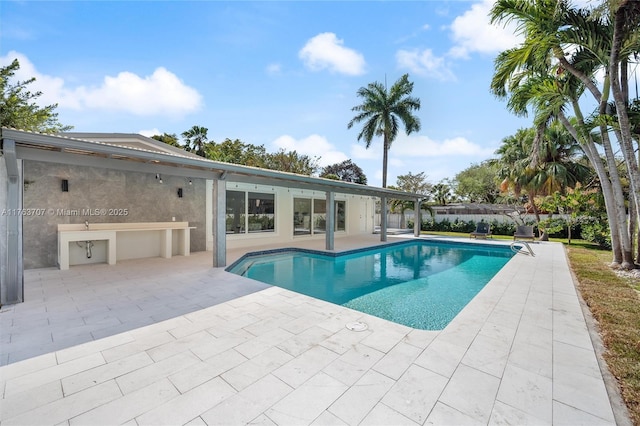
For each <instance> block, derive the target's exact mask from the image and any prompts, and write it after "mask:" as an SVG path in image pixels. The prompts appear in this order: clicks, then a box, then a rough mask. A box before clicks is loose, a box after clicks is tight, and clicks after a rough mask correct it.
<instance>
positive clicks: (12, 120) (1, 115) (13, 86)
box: [0, 59, 73, 133]
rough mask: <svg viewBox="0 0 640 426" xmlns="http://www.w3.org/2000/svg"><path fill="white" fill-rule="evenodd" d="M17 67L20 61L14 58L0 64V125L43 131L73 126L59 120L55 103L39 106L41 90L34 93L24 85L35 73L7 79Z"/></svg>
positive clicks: (63, 129)
mask: <svg viewBox="0 0 640 426" xmlns="http://www.w3.org/2000/svg"><path fill="white" fill-rule="evenodd" d="M19 69H20V63H19V62H18V60H17V59H14V60H13V62H11V64H10V65H7V66H5V67H0V90H1V91H2V97H1V98H0V126H1V127H13V128H16V129H21V130H29V131H33V132H42V133H59V132H65V131H68V130H71V129H72V128H73V126H65V125H63V124H61V123H60V122H59V121H58V113H57V112H54V110H55V109H56V108H57V107H58V104H53V105H48V106H45V107H40V106H38V105H37V104H36V103H35V100H36V99H37V98H39V97H40V96H41V95H42V92H35V93H33V92H30V91H29V90H28V89H27V86H29V84H31V83H33V82H34V81H36V79H35V77H32V78H30V79H28V80H25V81H17V82H10V80H11V79H12V78H13V77H14V75H15V73H16V71H17V70H19Z"/></svg>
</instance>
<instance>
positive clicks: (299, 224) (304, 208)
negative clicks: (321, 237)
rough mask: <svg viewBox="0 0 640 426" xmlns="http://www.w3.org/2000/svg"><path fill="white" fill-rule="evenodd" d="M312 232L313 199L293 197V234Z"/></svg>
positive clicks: (308, 233)
mask: <svg viewBox="0 0 640 426" xmlns="http://www.w3.org/2000/svg"><path fill="white" fill-rule="evenodd" d="M310 234H311V200H310V199H308V198H294V199H293V235H310Z"/></svg>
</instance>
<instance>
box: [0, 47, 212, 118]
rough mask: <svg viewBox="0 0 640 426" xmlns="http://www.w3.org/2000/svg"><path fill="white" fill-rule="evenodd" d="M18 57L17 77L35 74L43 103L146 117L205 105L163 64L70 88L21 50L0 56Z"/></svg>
mask: <svg viewBox="0 0 640 426" xmlns="http://www.w3.org/2000/svg"><path fill="white" fill-rule="evenodd" d="M16 58H17V59H18V61H19V62H20V70H19V71H18V72H17V73H16V78H17V79H19V80H25V79H27V78H31V77H35V78H36V81H35V82H34V83H33V84H32V85H31V87H30V89H32V91H36V90H39V91H41V92H42V96H41V97H40V98H39V102H41V103H42V104H43V105H49V104H54V103H57V104H58V107H59V108H69V109H75V110H87V109H93V110H102V111H116V112H126V113H130V114H134V115H145V116H152V115H161V116H174V115H178V116H182V115H185V114H188V113H190V112H194V111H197V110H198V109H199V108H200V107H201V106H202V96H201V95H200V94H199V93H198V91H197V90H195V89H193V88H192V87H189V86H187V85H185V84H184V82H182V81H181V80H180V79H179V78H178V77H177V76H176V75H175V74H173V73H172V72H170V71H168V70H166V69H165V68H163V67H159V68H156V70H155V71H154V72H153V74H151V75H149V76H145V77H140V76H138V75H136V74H134V73H131V72H127V71H123V72H121V73H119V74H118V75H117V76H115V77H112V76H105V77H104V80H103V81H102V82H101V84H100V85H99V86H93V87H87V86H78V87H75V88H71V87H68V85H66V83H65V81H64V79H62V78H60V77H53V76H49V75H45V74H41V73H39V72H38V71H37V70H36V68H35V66H34V64H33V63H32V62H31V61H30V60H29V58H27V57H26V56H25V55H23V54H21V53H18V52H13V51H12V52H9V53H8V54H7V55H6V56H4V57H0V64H2V65H6V64H8V63H10V62H11V61H12V60H13V59H16Z"/></svg>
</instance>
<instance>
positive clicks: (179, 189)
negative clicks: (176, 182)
mask: <svg viewBox="0 0 640 426" xmlns="http://www.w3.org/2000/svg"><path fill="white" fill-rule="evenodd" d="M178 198H182V188H178Z"/></svg>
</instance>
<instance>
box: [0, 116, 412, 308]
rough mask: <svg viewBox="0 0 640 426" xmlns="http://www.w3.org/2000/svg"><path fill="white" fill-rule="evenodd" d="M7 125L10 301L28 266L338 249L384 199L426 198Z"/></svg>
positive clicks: (1, 249)
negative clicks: (316, 242) (244, 250)
mask: <svg viewBox="0 0 640 426" xmlns="http://www.w3.org/2000/svg"><path fill="white" fill-rule="evenodd" d="M1 132H2V133H1V135H0V143H1V145H0V146H1V152H2V160H0V176H1V180H0V182H1V184H0V213H1V214H0V280H1V282H2V285H1V287H0V303H2V304H5V303H17V302H21V301H22V300H23V272H24V269H32V268H41V267H55V266H60V267H66V265H67V263H68V264H69V265H71V266H72V265H74V264H81V263H97V262H100V263H104V262H108V263H114V262H117V260H121V259H133V258H139V257H150V256H164V257H170V256H172V255H175V254H188V253H190V252H192V251H203V250H208V251H211V252H212V266H213V267H222V266H225V265H226V250H227V247H229V248H237V247H252V246H257V245H264V244H269V243H283V242H284V243H286V242H287V241H294V240H297V239H314V238H315V239H324V240H325V248H326V249H327V250H333V249H334V239H335V238H346V237H349V236H352V235H358V234H370V233H372V232H373V230H374V215H375V201H376V199H377V198H380V199H381V201H383V203H382V205H385V206H386V200H387V199H409V200H414V201H417V203H416V207H418V206H419V203H420V201H421V198H422V196H421V195H419V194H409V193H404V192H400V191H395V190H390V189H385V188H375V187H370V186H366V185H359V184H354V183H348V182H342V181H335V180H329V179H322V178H315V177H309V176H302V175H296V174H292V173H283V172H277V171H273V170H266V169H259V168H254V167H247V166H240V165H236V164H229V163H221V162H215V161H210V160H206V159H204V158H201V157H198V156H195V155H193V154H191V153H188V152H185V151H183V150H181V149H178V148H175V147H172V146H169V145H166V144H164V143H162V142H158V141H156V140H154V139H150V138H147V137H144V136H141V135H137V134H119V133H65V134H60V135H46V134H40V133H33V132H26V131H20V130H16V129H8V128H2V129H1ZM382 217H383V218H385V217H386V215H384V214H383V215H382ZM418 222H419V221H416V223H418ZM84 230H90V231H91V232H89V233H84V234H83V233H82V231H84ZM414 232H415V233H416V234H418V232H419V229H418V228H417V226H416V228H415V229H414ZM116 235H117V238H116ZM61 236H65V238H66V239H65V238H62V237H61ZM70 236H75V238H67V237H70ZM381 239H382V240H383V241H385V240H386V221H385V220H383V221H382V223H381ZM185 246H186V247H185ZM63 253H64V256H63ZM61 256H62V257H61ZM61 259H64V261H61Z"/></svg>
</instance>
